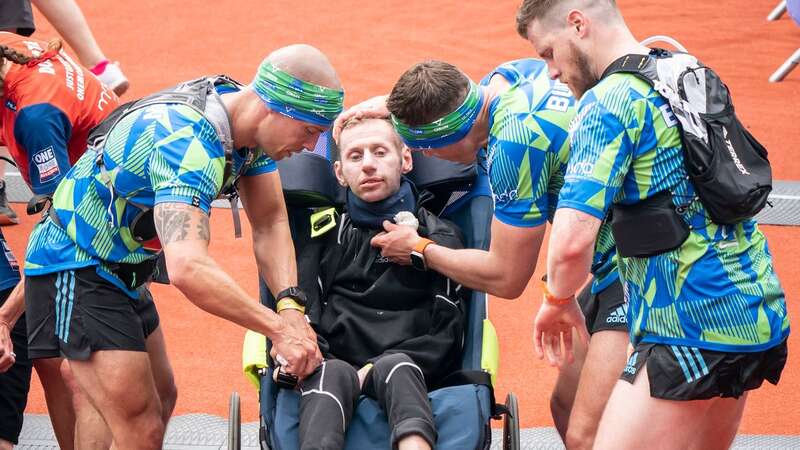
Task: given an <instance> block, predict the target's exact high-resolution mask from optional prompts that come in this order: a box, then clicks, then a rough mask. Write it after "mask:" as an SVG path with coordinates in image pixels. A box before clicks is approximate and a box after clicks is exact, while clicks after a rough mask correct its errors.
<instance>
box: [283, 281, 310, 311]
mask: <svg viewBox="0 0 800 450" xmlns="http://www.w3.org/2000/svg"><path fill="white" fill-rule="evenodd" d="M286 297H289V298H291V299H292V300H294V301H295V302H296V303H297V304H298V305H300V306H302V307H304V308H305V306H306V303H308V297H306V293H305V292H303V290H302V289H300V288H299V287H297V286H292V287H289V288H286V289H284V290H282V291H280V292H278V295H276V296H275V303H278V302H279V301H281V299H284V298H286Z"/></svg>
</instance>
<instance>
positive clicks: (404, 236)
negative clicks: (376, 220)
mask: <svg viewBox="0 0 800 450" xmlns="http://www.w3.org/2000/svg"><path fill="white" fill-rule="evenodd" d="M383 228H384V229H385V230H386V231H385V232H383V233H379V234H377V235H376V236H375V237H373V238H372V241H371V244H372V246H373V247H379V248H380V249H381V256H383V257H384V258H389V260H390V261H392V262H393V263H396V264H401V265H404V266H408V265H410V264H411V251H412V250H414V246H415V245H417V242H419V240H420V237H419V234H417V231H416V230H415V229H414V228H412V227H410V226H407V225H397V224H394V223H392V222H389V221H388V220H384V221H383Z"/></svg>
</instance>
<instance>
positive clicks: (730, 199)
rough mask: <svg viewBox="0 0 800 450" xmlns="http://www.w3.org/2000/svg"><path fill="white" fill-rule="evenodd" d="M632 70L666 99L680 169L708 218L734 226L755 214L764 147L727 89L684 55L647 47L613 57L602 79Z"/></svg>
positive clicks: (761, 200) (762, 193)
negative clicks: (674, 123)
mask: <svg viewBox="0 0 800 450" xmlns="http://www.w3.org/2000/svg"><path fill="white" fill-rule="evenodd" d="M620 72H622V73H632V74H634V75H637V76H638V77H639V78H641V79H643V80H645V81H647V82H648V83H649V84H650V85H651V86H653V88H654V89H655V90H656V91H658V92H659V93H660V94H661V95H662V96H664V98H665V99H666V100H667V101H669V104H670V106H671V107H672V112H673V113H674V114H675V117H676V118H677V120H678V124H679V126H680V129H681V140H682V141H683V149H684V160H685V164H686V170H687V172H688V173H689V177H690V179H691V181H692V184H693V185H694V188H695V190H696V192H697V195H698V196H699V197H700V201H701V202H702V203H703V206H704V207H705V209H706V211H708V214H709V216H710V217H711V220H713V221H714V222H715V223H718V224H728V225H731V224H736V223H739V222H741V221H743V220H746V219H749V218H751V217H753V216H754V215H756V214H757V213H758V212H759V211H761V209H762V208H764V205H765V204H766V203H767V197H768V196H769V193H770V191H772V169H771V167H770V165H769V161H768V160H767V150H766V149H765V148H764V147H763V146H762V145H761V144H760V143H759V142H758V141H757V140H756V139H755V138H754V137H753V136H752V135H751V134H750V133H749V132H748V131H747V129H745V127H744V126H743V125H742V123H741V122H739V119H738V118H737V117H736V114H735V113H734V108H733V103H732V101H731V96H730V93H729V91H728V87H727V86H725V83H723V82H722V80H721V79H720V78H719V76H718V75H717V74H716V73H715V72H714V71H713V70H712V69H711V68H709V67H707V66H705V65H703V64H702V63H701V62H699V61H698V60H697V58H695V57H694V56H692V55H689V54H687V53H678V52H676V53H671V52H669V51H667V50H663V49H653V50H652V51H651V53H650V55H627V56H623V57H622V58H619V59H618V60H616V61H614V62H613V63H612V64H611V66H609V68H608V69H606V71H605V73H604V74H603V77H606V76H609V75H611V74H613V73H620Z"/></svg>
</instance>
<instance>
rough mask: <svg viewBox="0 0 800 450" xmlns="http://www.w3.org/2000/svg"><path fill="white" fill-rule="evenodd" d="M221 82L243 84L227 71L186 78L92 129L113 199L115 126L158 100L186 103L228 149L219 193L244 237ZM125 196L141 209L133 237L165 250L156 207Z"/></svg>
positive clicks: (93, 144) (133, 224) (150, 247)
mask: <svg viewBox="0 0 800 450" xmlns="http://www.w3.org/2000/svg"><path fill="white" fill-rule="evenodd" d="M220 84H233V85H235V86H241V84H239V83H238V82H236V81H234V80H233V79H231V78H228V77H226V76H224V75H218V76H212V77H203V78H198V79H195V80H191V81H186V82H184V83H181V84H179V85H177V86H175V87H173V88H170V89H167V90H164V91H161V92H158V93H155V94H152V95H149V96H147V97H144V98H142V99H139V100H135V101H132V102H128V103H125V104H123V105H121V106H119V107H118V108H117V109H115V110H114V111H113V112H112V113H111V114H110V115H109V116H108V117H107V118H106V119H105V120H103V121H102V122H100V124H98V125H97V127H95V128H94V129H93V130H92V131H91V132H90V133H89V138H88V148H89V149H91V150H93V151H94V152H95V153H96V155H97V156H96V159H95V162H96V164H97V166H98V167H99V168H100V176H101V180H102V181H103V183H104V184H105V185H106V187H107V188H108V190H109V192H111V196H112V199H113V197H114V195H115V191H114V186H113V183H112V181H111V175H110V173H109V172H108V171H107V170H106V166H105V163H104V161H103V150H104V148H105V141H106V138H107V137H108V135H109V133H110V132H111V130H112V129H113V128H114V126H116V125H117V123H119V122H120V121H121V120H122V119H123V118H125V117H126V116H127V115H129V114H131V113H132V112H134V111H137V110H139V109H142V108H146V107H148V106H152V105H158V104H163V105H166V104H170V105H175V104H178V105H185V106H188V107H190V108H192V109H194V110H195V111H196V112H197V113H199V114H200V115H202V116H203V117H204V118H205V119H207V120H208V121H209V122H210V123H211V125H212V126H213V127H214V129H215V130H216V133H217V136H218V138H219V140H220V143H221V144H222V147H223V149H224V152H225V169H224V172H223V179H222V188H221V189H220V194H219V197H220V198H226V199H228V200H229V201H230V203H231V213H232V214H233V221H234V230H235V234H236V237H237V238H238V237H241V235H242V234H241V220H240V217H239V208H238V204H239V200H238V194H237V192H236V182H237V181H238V178H239V173H235V174H234V173H233V152H234V151H235V150H234V148H233V134H232V132H231V124H230V118H229V117H228V113H227V111H226V110H225V107H224V105H223V103H222V98H221V97H220V95H219V94H218V93H217V91H216V89H215V88H216V86H218V85H220ZM253 156H254V155H253V152H252V151H249V154H248V158H247V162H246V163H245V164H244V167H246V166H247V164H248V163H249V162H251V161H252V160H253ZM239 172H241V171H239ZM121 198H122V199H123V200H124V201H125V202H127V203H128V204H130V205H132V206H134V207H135V208H137V209H139V210H140V211H141V212H140V213H139V214H138V215H137V216H136V217H135V218H134V219H133V221H132V222H131V227H130V229H131V233H132V235H133V239H134V240H136V241H137V242H139V243H140V244H142V246H143V247H145V248H147V249H148V250H152V251H154V252H158V251H159V250H161V242H160V241H159V239H158V234H157V233H156V228H155V223H154V220H153V208H150V207H147V206H144V205H140V204H138V203H135V202H133V201H132V200H131V199H130V198H127V197H125V196H122V197H121ZM50 216H51V217H54V216H55V214H51V215H50Z"/></svg>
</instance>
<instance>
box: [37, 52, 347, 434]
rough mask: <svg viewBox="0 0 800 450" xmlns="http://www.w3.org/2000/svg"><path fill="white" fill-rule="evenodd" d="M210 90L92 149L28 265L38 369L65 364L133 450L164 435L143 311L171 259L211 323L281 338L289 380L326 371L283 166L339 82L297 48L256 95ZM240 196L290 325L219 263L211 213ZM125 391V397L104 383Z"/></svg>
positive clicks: (266, 76) (120, 128)
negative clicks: (228, 195) (302, 288)
mask: <svg viewBox="0 0 800 450" xmlns="http://www.w3.org/2000/svg"><path fill="white" fill-rule="evenodd" d="M300 77H302V78H300ZM198 83H200V84H191V83H190V85H193V86H197V85H201V86H204V87H205V86H209V88H208V89H207V90H204V92H207V93H208V95H207V96H206V97H204V98H205V107H204V108H201V107H197V109H195V108H196V105H195V106H189V105H187V104H182V103H178V102H176V101H163V100H158V101H153V102H150V103H148V102H145V103H144V106H142V107H138V108H137V107H136V105H137V104H134V106H133V107H131V108H132V109H130V110H128V112H126V113H124V114H122V115H121V116H118V115H113V114H112V116H111V118H112V119H110V120H113V121H112V122H110V123H112V124H113V125H112V126H110V128H109V129H108V131H107V133H106V134H105V135H104V137H103V138H96V137H95V136H91V137H90V148H89V150H88V151H87V152H86V154H84V156H83V157H81V158H80V159H79V160H78V161H77V163H76V164H75V165H74V167H73V168H72V169H71V170H70V171H69V173H68V174H67V176H66V177H65V179H64V180H63V181H62V182H61V183H60V184H59V186H58V188H57V190H56V192H55V195H54V197H53V201H52V207H51V208H50V211H49V213H48V214H47V216H46V218H45V219H44V220H43V222H42V223H40V224H39V225H37V226H36V228H35V230H34V232H33V235H32V237H31V240H30V243H29V245H28V251H27V255H26V258H25V275H26V278H25V297H26V307H27V316H28V317H27V322H28V329H29V330H31V333H30V336H29V342H30V346H29V349H30V354H31V357H32V358H50V357H55V356H59V355H63V356H64V357H66V358H67V359H68V360H69V363H70V367H71V368H72V370H73V373H74V374H75V377H76V379H77V380H78V382H79V383H80V384H81V385H82V386H84V387H85V388H86V391H87V394H88V395H89V396H90V398H91V400H92V403H94V404H95V405H96V406H97V407H98V409H99V410H100V412H101V413H102V414H103V417H104V418H105V419H106V422H107V423H108V425H109V427H110V428H111V432H112V434H113V438H114V441H115V442H125V443H126V445H128V444H130V445H133V446H134V447H135V448H157V447H160V446H161V441H162V439H163V435H164V425H163V423H161V422H160V420H155V419H160V418H159V409H160V408H159V407H158V404H157V402H156V401H155V400H157V396H156V393H155V390H154V387H153V382H152V377H151V376H149V373H146V372H145V370H149V367H148V364H149V363H148V361H147V354H146V353H144V350H145V346H144V340H143V338H142V336H141V327H140V326H138V324H137V323H136V322H137V316H136V315H135V314H133V309H134V305H135V304H136V302H138V301H140V300H139V291H138V290H137V288H138V287H139V286H140V285H142V284H143V283H144V282H146V281H147V279H148V277H149V276H150V275H151V273H152V269H153V266H154V261H155V259H156V258H157V257H158V255H159V254H161V253H162V252H163V254H164V256H165V260H166V266H167V269H168V273H169V277H170V281H171V282H172V284H173V285H174V286H176V287H177V288H178V289H179V290H180V291H181V292H182V293H183V294H184V295H185V296H186V297H187V298H188V299H189V300H190V301H192V302H193V303H195V304H196V305H197V306H199V307H200V308H202V309H204V310H205V311H208V312H210V313H211V314H214V315H217V316H220V317H222V318H225V319H228V320H230V321H233V322H235V323H237V324H239V325H241V326H243V327H247V328H250V329H253V330H255V331H257V332H259V333H261V334H264V335H266V336H267V337H269V338H270V339H271V341H272V344H273V349H274V350H275V352H276V358H277V359H278V360H279V361H281V363H282V365H283V370H284V371H285V372H288V373H290V374H294V375H297V376H298V377H300V378H302V377H304V376H305V375H307V374H308V373H310V372H312V371H313V370H314V369H315V368H316V367H317V366H318V365H319V362H320V360H321V356H320V354H319V350H318V348H317V346H316V338H315V336H314V333H313V331H312V330H311V329H310V327H308V325H307V322H306V320H305V318H304V316H303V311H302V310H303V305H302V302H303V298H302V293H300V292H299V291H298V290H297V289H296V284H297V274H296V267H295V264H294V260H295V258H294V249H293V247H292V240H291V234H290V231H289V228H288V220H287V216H286V209H285V205H284V200H283V194H282V190H281V185H280V178H279V177H278V174H277V172H276V166H275V163H274V160H279V159H281V158H284V157H287V156H290V155H291V154H292V153H295V152H299V151H301V150H303V149H304V148H314V146H315V144H316V142H317V138H318V137H319V135H320V133H322V132H324V131H326V130H327V129H328V128H329V127H330V125H331V124H332V123H333V119H334V118H335V117H336V116H337V115H338V114H339V113H340V112H341V109H342V103H343V96H344V92H343V91H342V90H341V85H340V82H339V79H338V77H337V75H336V72H335V71H334V69H333V67H332V66H331V65H330V62H329V61H328V59H327V58H326V57H325V55H323V54H322V53H321V52H320V51H319V50H317V49H315V48H313V47H310V46H307V45H293V46H289V47H284V48H282V49H279V50H276V51H275V52H273V53H271V54H270V55H269V56H268V57H267V58H266V59H265V60H264V61H263V62H262V63H261V65H260V66H259V68H258V71H257V73H256V75H255V77H254V79H253V81H252V83H251V84H250V85H247V86H243V85H241V84H238V83H236V82H234V81H232V80H230V79H228V78H225V77H210V78H206V79H203V80H202V81H199V82H198ZM204 89H205V88H204ZM162 98H163V97H162ZM173 98H174V97H173ZM125 107H126V106H123V107H121V108H125ZM200 111H203V113H201V112H200ZM100 128H103V126H102V125H101V127H100ZM228 150H230V151H228ZM226 152H228V154H229V155H230V157H226ZM231 185H235V186H236V188H237V189H238V192H239V194H241V198H242V201H243V203H244V206H245V207H246V208H247V213H248V214H247V217H248V219H249V221H250V223H251V226H252V229H253V247H254V251H255V256H256V260H257V262H258V266H259V270H260V272H261V274H262V276H263V277H264V279H265V281H266V282H267V284H268V285H269V286H270V288H271V289H273V291H274V292H275V294H276V297H278V298H279V299H283V303H282V304H284V305H288V306H289V308H287V309H284V310H282V309H281V307H280V304H279V307H278V313H277V314H276V313H274V312H272V311H271V310H269V309H268V308H266V307H264V306H262V305H261V304H260V303H259V302H257V301H255V300H253V299H252V298H250V297H249V296H248V294H247V293H246V292H245V291H243V290H242V289H241V288H240V287H239V286H238V285H237V284H236V283H235V282H234V281H233V280H232V279H231V278H230V276H229V275H227V274H226V273H225V271H224V270H223V269H222V268H221V267H219V266H218V265H217V264H216V263H215V262H214V260H213V259H211V258H210V257H209V255H208V245H209V240H210V237H211V231H210V228H209V217H208V216H209V213H210V208H211V202H212V201H213V200H214V199H215V198H217V197H218V196H219V195H220V194H221V193H222V192H223V191H224V190H226V189H227V188H228V187H229V186H231ZM290 288H295V289H290ZM284 293H286V295H283V294H284ZM284 297H285V298H284ZM208 344H209V345H213V342H209V343H208ZM111 378H114V379H115V382H114V384H115V385H124V386H126V389H124V390H119V389H113V388H110V387H109V386H110V385H107V383H101V382H98V381H97V380H104V379H111ZM134 447H132V448H134Z"/></svg>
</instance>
